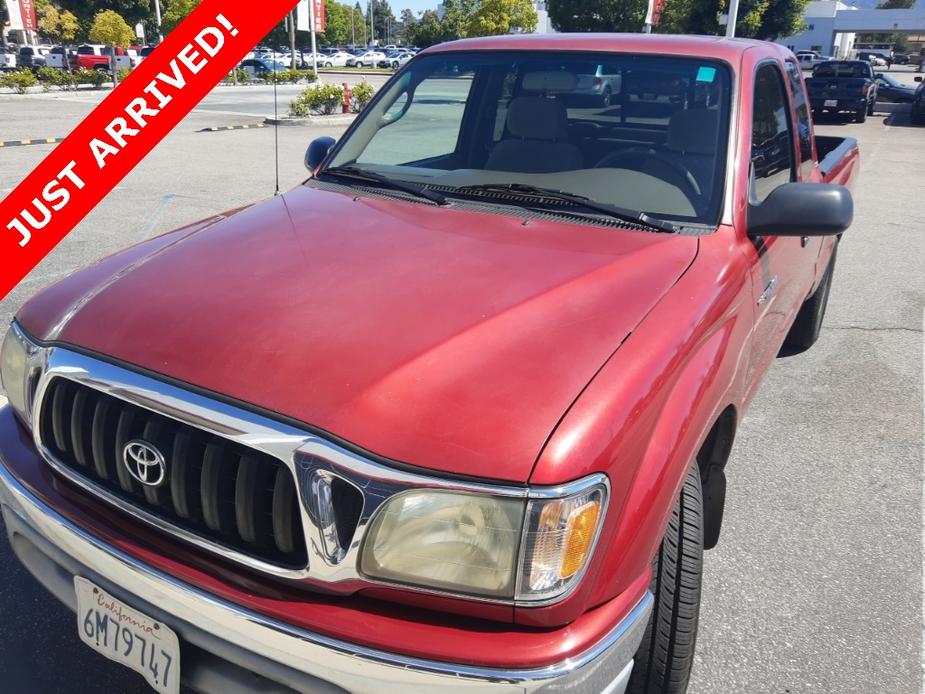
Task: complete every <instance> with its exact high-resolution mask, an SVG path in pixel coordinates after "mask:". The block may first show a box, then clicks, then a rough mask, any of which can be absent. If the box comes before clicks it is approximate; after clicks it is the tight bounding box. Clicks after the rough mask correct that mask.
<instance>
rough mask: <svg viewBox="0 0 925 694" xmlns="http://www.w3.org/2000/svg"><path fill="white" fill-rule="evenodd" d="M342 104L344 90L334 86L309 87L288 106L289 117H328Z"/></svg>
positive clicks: (319, 85)
mask: <svg viewBox="0 0 925 694" xmlns="http://www.w3.org/2000/svg"><path fill="white" fill-rule="evenodd" d="M343 103H344V90H343V88H342V87H339V86H338V85H336V84H318V85H315V86H314V87H309V88H308V89H306V90H305V91H304V92H302V93H301V94H299V96H298V98H297V99H295V100H294V101H292V102H290V104H289V115H290V116H293V117H296V118H299V117H305V116H310V115H323V116H328V115H331V114H332V113H336V112H337V110H338V109H339V108H340V107H341V104H343Z"/></svg>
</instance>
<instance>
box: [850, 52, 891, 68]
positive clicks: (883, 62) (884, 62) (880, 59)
mask: <svg viewBox="0 0 925 694" xmlns="http://www.w3.org/2000/svg"><path fill="white" fill-rule="evenodd" d="M858 60H864V61H866V62H868V63H870V64H871V65H872V66H874V67H886V68H889V67H891V66H892V62H893V61H892V58H890V57H889V56H885V55H881V54H880V53H868V52H865V51H861V52H860V53H858Z"/></svg>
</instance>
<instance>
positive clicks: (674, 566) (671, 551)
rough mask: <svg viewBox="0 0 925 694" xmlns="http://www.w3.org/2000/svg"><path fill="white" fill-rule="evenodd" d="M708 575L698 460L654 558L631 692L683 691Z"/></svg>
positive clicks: (675, 693) (667, 693)
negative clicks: (650, 599)
mask: <svg viewBox="0 0 925 694" xmlns="http://www.w3.org/2000/svg"><path fill="white" fill-rule="evenodd" d="M702 574H703V490H702V489H701V486H700V470H699V469H698V468H697V464H696V463H694V464H693V465H692V466H691V470H690V472H689V473H688V475H687V479H686V480H685V482H684V487H683V488H682V489H681V496H680V498H679V499H678V503H677V504H676V505H675V508H674V512H673V513H672V514H671V520H670V521H669V522H668V528H667V530H666V531H665V537H664V538H663V539H662V545H661V547H660V548H659V550H658V554H656V555H655V559H654V560H653V562H652V583H651V585H650V587H649V589H650V590H651V591H652V594H653V595H654V596H655V602H654V604H653V606H652V615H651V616H650V617H649V624H648V625H647V626H646V633H645V636H643V639H642V643H641V644H640V646H639V650H638V651H637V652H636V658H635V663H634V665H633V674H632V675H631V676H630V683H629V687H628V689H627V692H628V694H683V692H685V691H686V690H687V683H688V680H689V679H690V676H691V667H692V666H693V664H694V646H695V644H696V641H697V620H698V617H699V615H700V586H701V580H702Z"/></svg>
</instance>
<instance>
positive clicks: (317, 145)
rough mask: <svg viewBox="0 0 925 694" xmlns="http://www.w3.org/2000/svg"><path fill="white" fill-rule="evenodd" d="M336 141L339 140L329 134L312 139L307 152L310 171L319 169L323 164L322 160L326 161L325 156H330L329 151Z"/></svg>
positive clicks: (306, 156)
mask: <svg viewBox="0 0 925 694" xmlns="http://www.w3.org/2000/svg"><path fill="white" fill-rule="evenodd" d="M335 142H337V140H335V139H334V138H333V137H328V136H327V135H322V136H321V137H316V138H315V139H314V140H312V142H311V144H310V145H309V146H308V149H307V150H306V152H305V166H306V168H308V170H309V171H314V170H315V169H317V168H318V167H319V166H320V165H321V162H323V161H324V158H325V157H326V156H328V152H330V151H331V147H333V146H334V143H335Z"/></svg>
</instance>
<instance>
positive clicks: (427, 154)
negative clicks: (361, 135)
mask: <svg viewBox="0 0 925 694" xmlns="http://www.w3.org/2000/svg"><path fill="white" fill-rule="evenodd" d="M474 76H475V73H474V72H467V73H459V72H446V73H444V74H433V75H431V76H430V77H428V78H427V79H426V80H424V81H423V82H421V83H420V84H419V85H418V86H417V88H416V89H415V90H414V93H413V95H411V102H410V103H408V98H409V94H408V92H402V93H401V94H400V95H399V97H398V98H397V99H396V100H395V102H394V103H393V104H392V105H391V106H390V107H389V109H388V110H387V111H386V114H385V117H384V118H383V121H384V122H383V124H382V126H381V129H380V130H379V132H378V133H377V134H376V135H374V136H373V138H372V140H371V141H370V143H369V145H367V147H366V151H365V152H363V154H362V155H361V156H360V158H359V159H358V161H359V162H364V161H370V162H376V163H377V164H392V165H398V164H411V163H414V162H418V161H421V160H423V159H431V158H433V157H439V156H445V155H449V154H453V153H454V152H455V151H456V146H457V144H458V142H459V133H460V129H461V127H462V120H463V115H464V114H465V112H466V101H467V100H468V98H469V91H470V89H471V88H472V80H473V77H474ZM421 133H426V134H427V135H426V137H422V136H421Z"/></svg>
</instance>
